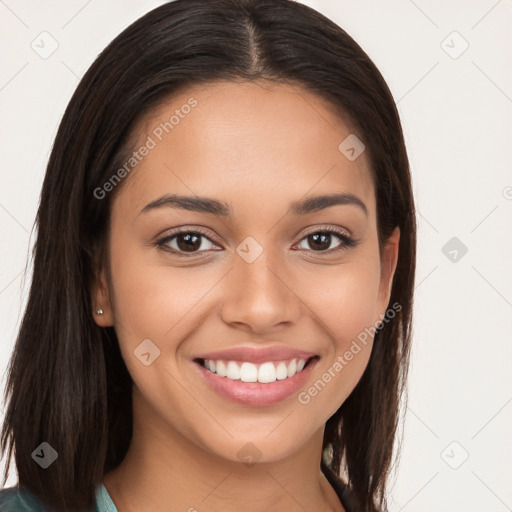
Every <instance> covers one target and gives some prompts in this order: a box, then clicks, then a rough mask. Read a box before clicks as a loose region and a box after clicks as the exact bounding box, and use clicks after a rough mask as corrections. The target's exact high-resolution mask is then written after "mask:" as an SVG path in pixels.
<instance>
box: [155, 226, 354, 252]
mask: <svg viewBox="0 0 512 512" xmlns="http://www.w3.org/2000/svg"><path fill="white" fill-rule="evenodd" d="M320 233H331V234H334V235H336V236H337V237H338V238H339V239H340V240H341V242H342V244H341V245H340V246H338V247H336V248H334V249H328V250H326V251H313V250H312V249H310V251H311V252H315V253H318V254H333V253H337V252H339V251H344V250H347V249H350V248H352V247H355V246H356V245H358V243H359V242H358V241H356V240H355V239H354V238H352V237H351V236H349V235H347V234H346V233H343V232H342V231H339V230H337V229H335V228H332V227H327V228H321V229H317V230H315V231H310V232H309V233H306V234H305V235H304V236H303V237H302V238H301V239H300V241H299V243H300V242H302V240H304V239H305V238H307V237H308V236H311V235H315V234H320ZM181 234H198V235H202V236H203V237H204V238H206V239H207V240H209V241H210V242H211V243H213V244H215V243H216V242H214V241H213V240H212V239H211V238H210V237H209V236H208V234H207V233H205V232H204V231H203V230H202V229H201V228H193V229H181V230H178V231H174V232H172V233H171V234H169V235H167V236H165V237H163V238H161V239H160V240H157V242H156V243H155V245H156V246H158V247H159V248H161V249H162V250H164V251H168V252H170V253H171V254H174V255H176V256H179V257H185V258H189V257H193V256H196V255H197V254H200V253H201V252H205V251H196V252H191V253H185V252H183V251H177V250H175V249H171V248H169V247H168V246H167V245H166V244H167V243H169V242H170V241H171V240H172V239H174V238H176V237H177V236H178V235H181ZM301 250H308V249H301Z"/></svg>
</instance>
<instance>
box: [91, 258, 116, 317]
mask: <svg viewBox="0 0 512 512" xmlns="http://www.w3.org/2000/svg"><path fill="white" fill-rule="evenodd" d="M91 297H92V315H93V317H94V321H95V322H96V323H97V324H98V325H99V326H100V327H110V326H112V325H114V313H113V310H112V302H111V299H110V291H109V287H108V280H107V274H106V270H105V268H104V267H103V266H102V267H100V268H98V271H97V272H96V273H95V276H94V280H93V283H92V286H91ZM100 309H101V310H102V311H103V314H100V315H98V313H97V312H98V310H100Z"/></svg>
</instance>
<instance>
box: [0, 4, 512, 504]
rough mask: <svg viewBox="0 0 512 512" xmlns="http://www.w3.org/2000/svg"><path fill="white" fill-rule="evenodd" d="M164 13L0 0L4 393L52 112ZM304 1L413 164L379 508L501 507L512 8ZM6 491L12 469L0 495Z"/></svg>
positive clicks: (506, 432)
mask: <svg viewBox="0 0 512 512" xmlns="http://www.w3.org/2000/svg"><path fill="white" fill-rule="evenodd" d="M161 3H163V2H161V1H149V0H138V1H132V2H129V3H128V2H126V1H125V2H123V1H121V0H109V1H108V2H105V1H103V2H100V1H99V0H89V1H87V0H67V1H65V2H64V1H63V0H61V1H58V0H46V1H45V2H36V1H34V0H33V1H21V0H0V52H1V63H2V64H1V67H0V112H1V116H0V140H1V144H0V234H1V236H0V325H1V330H0V337H1V350H0V372H1V375H2V380H1V387H2V391H3V388H4V386H5V370H6V368H7V364H8V361H9V357H10V355H11V352H12V348H13V345H14V339H15V334H16V330H17V328H18V325H19V321H20V317H21V312H22V309H23V306H24V303H25V300H26V291H27V286H28V283H29V282H30V276H31V272H30V267H29V268H28V269H27V274H26V277H25V279H23V275H24V269H25V264H26V260H27V256H28V252H29V250H30V247H31V243H32V242H33V234H32V237H31V230H32V225H33V221H34V218H35V213H36V208H37V204H38V196H39V192H40V188H41V184H42V180H43V177H44V171H45V166H46V162H47V159H48V156H49V153H50V149H51V145H52V142H53V139H54V137H55V134H56V130H57V126H58V123H59V121H60V118H61V116H62V114H63V112H64V109H65V107H66V104H67V102H68V101H69V99H70V97H71V94H72V93H73V91H74V89H75V87H76V86H77V84H78V81H79V78H80V77H81V76H82V75H83V73H84V72H85V71H86V69H87V68H88V67H89V65H90V64H91V63H92V61H93V60H94V59H95V57H96V56H97V55H98V53H99V52H100V51H101V50H102V49H103V48H104V47H105V46H106V45H107V44H108V43H109V42H110V41H111V40H112V39H113V38H114V37H115V36H116V35H117V34H118V33H119V32H121V31H122V30H123V29H124V28H125V27H126V26H128V25H129V24H130V23H131V22H133V21H134V20H135V19H136V18H138V17H139V16H141V15H142V14H144V13H146V12H147V11H149V10H150V9H152V8H153V7H156V6H157V5H160V4H161ZM304 3H306V4H308V5H311V6H312V7H314V8H316V9H318V10H319V11H321V12H323V13H324V14H326V15H327V16H329V17H330V18H331V19H333V20H334V21H335V22H337V23H338V24H339V25H340V26H342V27H343V28H344V29H345V30H346V31H347V32H348V33H349V34H350V35H351V36H352V37H354V38H355V39H356V41H357V42H358V43H359V44H360V45H361V46H362V47H363V48H364V49H365V51H366V52H367V53H368V54H369V55H370V57H371V58H372V59H373V60H374V62H375V64H376V65H377V66H378V68H379V69H380V71H381V72H382V74H383V75H384V77H385V79H386V80H387V82H388V84H389V86H390V88H391V91H392V92H393V95H394V97H395V100H396V102H397V104H398V108H399V111H400V115H401V118H402V122H403V127H404V131H405V136H406V142H407V145H408V150H409V156H410V161H411V166H412V173H413V186H414V192H415V197H416V201H417V207H418V221H419V241H418V271H417V280H416V308H415V315H416V317H415V324H414V347H413V351H412V362H411V371H410V384H409V407H408V410H407V414H406V416H405V423H404V441H403V447H402V456H401V462H400V465H399V467H398V468H397V471H396V474H395V475H394V478H393V482H394V484H395V485H394V487H393V488H392V497H391V500H390V503H391V510H392V511H393V512H398V511H405V512H409V511H417V512H422V511H425V512H427V511H428V512H433V511H451V512H456V511H464V512H473V511H475V512H476V511H482V510H485V511H486V512H501V511H505V510H512V486H511V485H510V482H512V456H511V455H512V450H511V447H512V438H511V436H510V432H512V428H511V427H512V403H511V402H512V386H511V381H512V377H511V373H512V372H511V367H512V357H511V356H512V343H511V336H510V335H511V332H512V314H511V313H512V279H511V274H512V270H511V265H510V259H511V258H510V254H511V252H512V251H511V249H512V236H511V234H512V229H511V228H512V173H511V160H512V149H511V146H512V144H511V142H512V141H511V140H510V137H511V134H512V129H511V128H512V126H511V125H512V66H511V62H512V58H511V57H512V55H511V54H512V41H511V39H512V36H511V34H512V31H511V25H512V2H511V0H500V1H496V0H479V1H476V0H473V1H467V0H466V1H462V0H459V1H455V0H450V1H444V2H434V1H432V0H430V1H426V0H415V1H412V0H395V1H393V2H392V1H391V0H387V1H382V0H380V1H377V0H374V1H361V0H358V1H356V0H351V1H348V0H323V1H320V0H318V1H306V2H304ZM43 32H47V34H42V35H41V33H43ZM453 32H457V33H456V34H453ZM466 44H468V45H469V46H468V48H467V49H465V51H463V50H464V48H465V46H466ZM52 45H54V46H55V45H58V47H56V49H55V51H54V52H53V53H52V54H51V55H47V54H45V52H47V53H49V52H50V51H51V50H52ZM43 57H45V58H43ZM454 237H455V239H454V240H452V239H453V238H454ZM447 244H448V245H447ZM464 247H466V248H467V253H465V254H464V250H465V249H464ZM507 262H508V264H507ZM3 408H4V404H3V402H2V410H3ZM1 414H2V416H3V412H2V413H1ZM3 462H4V463H5V461H3ZM15 482H16V473H15V468H14V465H12V474H11V477H10V479H9V481H8V483H7V485H8V486H9V485H13V484H14V483H15Z"/></svg>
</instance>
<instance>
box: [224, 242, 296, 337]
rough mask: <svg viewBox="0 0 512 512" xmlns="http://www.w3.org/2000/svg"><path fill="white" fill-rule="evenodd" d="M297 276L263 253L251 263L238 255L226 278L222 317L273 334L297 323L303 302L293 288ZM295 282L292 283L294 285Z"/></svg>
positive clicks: (239, 326) (250, 328) (251, 329)
mask: <svg viewBox="0 0 512 512" xmlns="http://www.w3.org/2000/svg"><path fill="white" fill-rule="evenodd" d="M295 279H296V277H295V276H294V275H293V273H292V272H291V271H289V269H286V266H285V264H284V263H282V262H281V263H280V264H279V265H278V264H277V261H276V258H270V257H269V251H268V250H264V251H263V253H262V254H261V255H260V256H259V257H258V258H257V259H256V260H255V261H253V262H252V263H248V262H247V261H245V260H244V259H243V258H241V257H239V256H238V255H236V256H235V262H234V268H233V269H232V270H231V272H229V275H228V276H227V280H226V282H225V286H226V289H225V294H224V299H223V303H222V307H221V317H222V319H223V321H224V322H225V323H226V324H228V325H230V326H231V327H235V328H238V329H244V330H246V331H249V332H252V333H254V334H260V335H262V334H265V333H268V334H273V333H275V332H276V331H278V330H280V329H283V328H284V327H285V326H288V327H289V326H291V325H293V324H294V323H296V322H297V321H298V319H299V317H300V313H301V310H302V308H303V302H302V301H301V298H300V297H298V295H297V292H296V291H295V290H294V288H297V286H296V283H294V280H295ZM294 284H295V286H294Z"/></svg>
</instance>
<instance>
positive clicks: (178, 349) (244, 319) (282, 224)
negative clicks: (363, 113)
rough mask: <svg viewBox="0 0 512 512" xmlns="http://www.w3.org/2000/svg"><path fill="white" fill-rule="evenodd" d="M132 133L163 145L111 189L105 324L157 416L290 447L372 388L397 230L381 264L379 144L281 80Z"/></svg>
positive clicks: (201, 101)
mask: <svg viewBox="0 0 512 512" xmlns="http://www.w3.org/2000/svg"><path fill="white" fill-rule="evenodd" d="M185 105H189V106H190V108H187V107H184V106H185ZM173 115H174V118H171V116H173ZM170 119H171V121H169V120H170ZM166 122H167V123H168V124H167V125H165V123H166ZM169 123H170V124H169ZM163 126H166V129H164V128H162V127H163ZM171 126H172V127H171ZM135 133H136V134H137V137H138V142H137V144H136V148H140V147H141V146H143V145H146V147H147V148H149V150H148V151H141V152H140V156H141V160H140V162H138V164H137V166H136V167H135V169H134V170H133V171H131V172H130V175H129V176H126V177H125V178H124V180H125V181H124V182H123V183H122V184H121V185H118V186H119V187H120V188H119V190H116V193H115V195H114V197H113V203H112V213H111V219H110V234H109V240H108V264H107V265H106V266H105V268H104V269H100V271H99V272H98V279H97V283H96V285H95V287H94V291H93V292H94V298H95V302H96V304H97V305H98V306H101V307H102V309H103V310H104V315H103V316H102V317H101V318H96V321H97V322H98V323H99V324H100V325H102V326H107V325H114V327H115V330H116V333H117V336H118V339H119V344H120V348H121V352H122V355H123V358H124V360H125V362H126V366H127V368H128V370H129V372H130V374H131V376H132V378H133V381H134V395H135V396H136V397H137V400H138V401H139V403H143V404H144V408H145V411H146V413H147V418H148V421H149V417H152V418H153V419H158V423H159V425H161V426H163V428H165V429H168V431H169V432H173V433H174V434H177V435H179V436H182V437H183V438H184V439H186V440H187V441H188V442H191V443H193V444H194V445H195V446H197V447H199V448H201V449H203V450H206V451H208V452H209V453H210V454H214V455H216V456H219V457H222V458H224V459H227V460H232V461H238V460H240V459H241V457H242V456H243V451H242V454H241V453H240V450H241V448H242V447H244V446H248V445H246V443H252V446H253V447H256V448H251V449H254V450H257V451H258V457H260V462H265V461H268V462H270V461H274V460H278V459H282V458H284V457H286V456H289V455H290V454H292V453H294V452H297V451H298V450H299V449H300V448H301V447H302V446H304V444H305V443H306V442H307V441H308V439H310V438H311V437H312V436H313V435H314V434H315V433H318V432H319V431H322V432H323V428H324V425H325V422H326V421H327V420H328V418H329V417H330V416H331V415H332V414H333V413H334V412H335V411H336V410H337V409H338V408H339V407H340V405H341V404H342V403H343V401H344V400H345V399H346V398H347V396H348V395H349V394H350V392H351V391H352V390H353V388H354V387H355V385H356V384H357V382H358V381H359V379H360V377H361V375H362V373H363V371H364V369H365V367H366V365H367V363H368V359H369V356H370V352H371V348H372V343H373V340H372V335H368V332H370V333H371V332H372V331H371V328H372V327H374V326H376V325H377V324H378V322H379V321H380V320H381V319H382V317H383V315H384V313H385V312H386V309H387V307H388V302H389V294H390V287H391V281H392V277H393V273H394V270H395V265H396V258H397V252H398V239H399V232H398V230H397V231H395V233H394V234H393V236H392V237H391V239H390V241H389V244H388V245H387V246H386V247H385V248H384V249H383V252H382V258H381V255H380V254H379V246H378V238H377V219H376V199H375V189H374V185H373V182H372V179H371V175H370V169H369V167H368V162H367V158H366V154H365V153H364V152H363V153H362V154H361V155H360V156H359V157H358V158H356V159H355V160H353V159H351V160H349V159H348V158H347V157H346V156H345V154H343V153H342V152H341V151H340V149H339V148H338V147H339V145H340V143H341V142H342V141H344V139H346V137H347V136H349V135H350V134H351V133H353V132H352V131H351V129H350V127H349V126H348V125H346V124H345V123H344V122H343V121H342V120H341V119H339V118H338V117H336V116H335V115H334V114H333V110H332V108H330V106H329V105H328V104H326V103H325V102H324V101H323V100H322V99H320V98H319V97H317V96H316V95H313V94H311V93H309V92H306V91H305V90H303V89H299V88H294V87H292V86H290V85H284V84H280V85H276V84H273V85H268V84H263V83H259V84H257V83H232V82H229V83H228V82H221V83H215V84H209V85H207V86H204V85H203V86H200V87H196V88H190V89H187V91H185V92H182V93H180V94H179V95H175V96H173V98H172V99H170V100H169V101H167V102H166V103H164V104H162V105H160V106H159V107H158V108H156V109H154V110H153V111H152V112H151V113H150V114H148V115H147V116H146V117H145V118H144V119H143V120H142V121H141V122H140V124H139V125H138V127H137V130H136V132H135ZM148 137H149V138H148ZM150 139H151V140H150ZM151 141H152V142H151ZM142 153H145V155H144V156H142ZM334 194H338V195H340V196H339V197H338V201H336V200H332V196H333V195H334ZM176 196H188V197H190V199H188V200H184V199H182V200H181V201H177V200H176ZM318 196H329V197H331V200H330V201H326V200H324V201H320V200H319V201H316V202H315V201H306V200H308V199H312V198H316V197H318ZM172 197H174V201H173V200H171V198H172ZM206 198H208V200H214V201H216V202H218V204H217V203H213V204H212V203H207V202H205V201H204V199H206ZM199 199H201V200H203V202H201V203H199V202H198V200H199ZM194 201H195V202H194ZM365 329H366V330H365ZM364 332H366V339H365V343H363V342H362V341H361V340H362V338H364V336H361V333H364ZM354 342H355V343H356V345H357V347H358V348H356V345H354ZM224 351H227V352H226V353H223V352H224ZM221 352H222V353H221ZM350 354H351V356H350ZM301 359H302V360H305V362H306V363H305V366H304V367H303V369H302V371H298V372H297V370H300V367H301V366H302V364H303V363H301V362H300V361H301ZM204 360H206V361H204ZM230 361H231V362H230ZM294 361H295V362H294ZM205 365H206V366H208V368H205ZM210 368H211V369H215V371H216V372H217V373H214V372H212V371H211V369H210ZM225 372H227V376H222V374H223V373H225ZM295 372H297V373H295ZM237 377H238V379H237ZM269 381H270V382H269ZM315 384H316V386H315ZM292 413H293V414H292ZM134 414H135V412H134ZM276 425H279V428H276ZM271 432H272V433H271Z"/></svg>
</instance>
